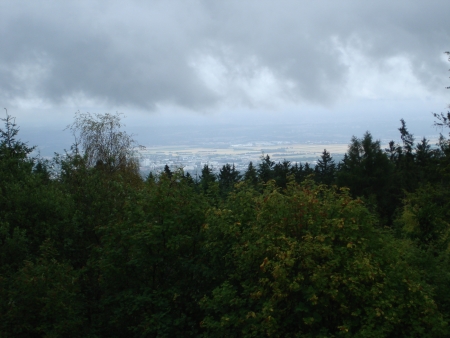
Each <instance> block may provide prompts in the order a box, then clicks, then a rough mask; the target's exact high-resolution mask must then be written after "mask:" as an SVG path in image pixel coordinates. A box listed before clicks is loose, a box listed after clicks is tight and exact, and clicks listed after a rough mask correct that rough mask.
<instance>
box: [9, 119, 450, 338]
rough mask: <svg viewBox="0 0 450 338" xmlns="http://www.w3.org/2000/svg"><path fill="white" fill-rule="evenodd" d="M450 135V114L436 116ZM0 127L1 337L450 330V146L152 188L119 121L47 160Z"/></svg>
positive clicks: (84, 134)
mask: <svg viewBox="0 0 450 338" xmlns="http://www.w3.org/2000/svg"><path fill="white" fill-rule="evenodd" d="M435 118H436V123H437V124H438V125H439V126H440V127H443V128H449V127H450V122H449V121H450V113H449V114H446V115H444V114H440V115H435ZM3 122H4V127H3V128H0V318H2V320H1V321H0V336H2V337H61V336H65V337H176V336H182V337H185V336H186V337H263V336H273V337H340V336H352V337H399V336H421V337H443V336H448V335H449V334H450V330H449V327H448V321H449V316H450V274H449V271H450V269H449V262H450V252H449V229H450V226H449V222H448V220H449V210H450V208H449V201H450V199H449V192H450V189H449V188H450V141H449V139H448V138H446V137H445V136H443V135H441V137H440V139H439V142H438V144H437V145H435V146H432V145H430V142H429V141H428V140H426V139H422V140H420V141H419V142H416V141H415V139H414V137H413V135H412V134H411V133H410V132H409V131H408V129H407V127H406V123H405V121H403V120H401V125H400V127H399V133H400V138H401V143H400V144H396V143H395V142H390V144H389V146H388V148H387V149H382V147H381V145H380V142H379V141H377V140H375V139H374V138H373V136H372V135H371V134H370V133H369V132H367V133H366V134H364V135H363V136H362V137H361V138H358V137H353V138H352V139H351V141H350V144H349V147H348V151H347V153H346V154H345V156H344V159H343V160H342V161H341V162H339V163H335V162H334V160H333V158H332V157H331V154H330V153H329V152H327V151H326V150H324V152H323V153H322V156H321V157H320V159H319V160H318V162H317V165H315V166H312V165H309V164H304V165H303V164H298V163H295V164H291V163H290V162H289V161H282V162H278V163H275V162H274V161H272V160H271V158H270V157H269V156H268V155H267V156H265V157H262V158H261V161H260V162H259V163H256V164H253V163H249V165H248V168H247V170H246V171H245V172H242V173H241V172H238V171H237V170H236V168H235V167H234V166H233V165H230V164H227V165H224V166H223V167H222V168H221V169H220V171H219V173H218V174H217V175H215V174H214V173H213V172H212V170H211V168H210V167H208V166H205V167H204V168H203V170H202V174H201V176H200V178H199V179H198V180H195V179H194V178H193V177H191V176H190V175H189V174H185V173H184V172H183V171H182V170H181V169H180V170H176V171H171V170H170V169H169V167H168V166H166V168H165V170H164V171H163V172H162V173H160V174H157V175H154V174H150V175H149V176H148V177H145V178H142V177H141V175H140V172H139V166H138V163H137V161H136V158H135V156H134V155H135V154H134V153H133V149H134V147H135V146H136V143H135V142H134V141H133V139H132V137H131V136H130V135H127V134H126V133H125V132H123V131H122V130H121V122H120V116H119V115H111V114H105V115H95V114H88V113H86V114H81V113H79V114H77V115H76V117H75V121H74V123H73V124H72V125H71V126H69V129H70V130H71V131H72V132H73V134H74V138H75V142H74V145H73V147H72V148H71V150H69V151H67V152H66V153H65V154H62V155H55V157H54V158H53V159H52V160H44V159H41V158H39V157H33V156H32V155H31V154H32V153H33V150H34V148H33V147H30V146H29V145H28V144H27V143H25V142H22V141H21V140H20V139H19V138H18V133H19V127H18V126H17V125H16V122H15V119H14V118H12V117H11V116H10V115H8V114H7V115H6V118H5V119H3Z"/></svg>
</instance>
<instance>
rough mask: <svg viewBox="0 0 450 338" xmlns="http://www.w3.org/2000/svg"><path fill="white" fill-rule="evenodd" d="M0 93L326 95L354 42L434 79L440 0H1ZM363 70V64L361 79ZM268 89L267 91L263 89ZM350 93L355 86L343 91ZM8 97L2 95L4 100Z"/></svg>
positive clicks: (134, 102)
mask: <svg viewBox="0 0 450 338" xmlns="http://www.w3.org/2000/svg"><path fill="white" fill-rule="evenodd" d="M1 6H2V8H0V29H1V33H0V46H1V48H0V78H1V81H0V98H1V99H2V100H3V101H6V103H8V102H15V101H17V100H27V99H31V98H36V97H38V98H41V99H43V100H45V101H48V102H50V103H51V104H56V105H57V104H60V103H62V102H64V101H65V100H69V99H72V98H73V97H83V98H86V99H91V100H98V101H100V102H103V103H106V104H107V105H110V106H117V105H118V106H134V107H139V108H143V109H150V110H152V109H155V107H157V106H158V105H164V104H175V105H179V106H182V107H186V108H189V109H197V110H203V109H210V108H211V107H215V106H217V105H220V104H221V103H224V102H231V103H234V104H238V105H246V106H258V105H260V104H269V103H270V101H271V100H272V99H273V100H281V101H283V100H284V101H286V102H297V101H309V102H313V103H325V104H327V103H330V102H334V101H335V100H337V99H338V98H339V97H340V96H342V95H343V94H344V93H347V94H348V91H347V92H346V91H345V89H346V88H347V87H346V86H347V84H348V81H349V74H350V73H351V71H350V68H351V67H352V66H353V65H352V64H351V63H348V62H345V60H344V58H343V55H342V49H346V50H348V51H357V52H358V53H360V54H361V55H362V56H363V57H364V58H365V60H366V64H369V65H370V67H372V68H373V69H377V70H379V72H381V73H383V71H385V70H386V69H385V68H386V62H387V61H388V60H390V59H391V58H393V57H401V58H403V59H404V60H406V61H407V62H409V64H410V65H411V70H412V73H413V75H414V76H415V77H417V79H418V80H419V83H420V84H421V85H422V86H424V87H425V88H427V89H429V90H430V91H433V90H435V88H438V87H439V88H441V87H442V86H443V85H444V84H443V82H442V79H443V78H444V79H445V75H446V74H444V76H443V71H445V70H446V69H445V68H443V63H442V59H441V55H442V52H443V51H445V50H447V49H448V48H450V46H449V44H450V39H449V38H450V32H449V31H448V27H447V26H448V22H447V17H446V15H447V14H448V12H449V10H450V3H449V2H448V1H444V0H442V1H429V2H425V1H420V0H416V1H402V0H397V1H395V2H392V1H387V0H380V1H376V2H375V1H374V2H361V1H345V0H343V1H331V0H325V1H315V2H298V1H276V2H275V1H245V2H243V1H226V2H225V1H206V0H204V1H152V2H144V1H133V2H127V4H126V5H123V3H121V4H119V2H103V1H102V2H101V1H84V2H83V1H77V2H75V1H73V2H70V1H67V2H58V1H48V2H27V1H3V2H2V5H1ZM364 76H365V74H361V77H364ZM271 94H273V98H272V97H271ZM350 94H351V93H350ZM6 103H5V104H6Z"/></svg>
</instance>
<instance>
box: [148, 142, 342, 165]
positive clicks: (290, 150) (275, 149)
mask: <svg viewBox="0 0 450 338" xmlns="http://www.w3.org/2000/svg"><path fill="white" fill-rule="evenodd" d="M347 148H348V144H274V145H268V144H255V145H235V146H222V147H220V146H219V147H214V148H212V147H195V146H193V147H190V146H159V147H147V148H146V149H145V150H142V151H140V153H141V154H142V155H143V156H153V155H158V156H161V155H166V156H168V157H178V156H179V157H183V156H202V157H203V156H214V157H228V158H243V157H244V158H247V159H248V160H252V161H255V160H259V158H260V157H261V155H262V154H264V155H266V154H267V155H269V156H270V157H271V158H272V159H273V160H283V159H286V160H298V159H305V160H308V161H311V160H312V159H316V158H318V157H319V156H320V154H321V153H322V152H323V150H324V149H326V150H327V151H328V152H330V153H331V155H332V156H336V157H337V158H341V157H342V156H343V154H344V153H346V152H347Z"/></svg>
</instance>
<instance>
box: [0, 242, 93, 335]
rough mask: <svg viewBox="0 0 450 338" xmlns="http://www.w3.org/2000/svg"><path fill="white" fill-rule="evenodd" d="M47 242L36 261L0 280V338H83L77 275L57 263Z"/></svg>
mask: <svg viewBox="0 0 450 338" xmlns="http://www.w3.org/2000/svg"><path fill="white" fill-rule="evenodd" d="M55 255H56V253H55V252H54V249H53V248H52V246H51V244H50V243H49V242H45V243H43V245H42V247H41V254H40V256H39V257H38V258H37V259H36V261H34V262H33V261H28V260H26V261H24V262H23V265H22V266H21V268H20V269H19V270H18V271H17V272H16V273H14V274H12V275H11V276H10V277H9V278H5V277H3V278H1V279H0V304H1V305H0V311H1V317H2V320H1V324H0V335H1V336H2V337H35V336H42V337H62V336H64V337H85V336H86V332H85V329H84V324H85V323H84V317H83V316H82V307H83V305H82V298H80V290H79V286H78V282H77V273H76V272H75V271H74V270H73V269H72V268H71V267H70V265H68V264H65V263H61V262H58V261H57V260H56V259H55V258H54V256H55Z"/></svg>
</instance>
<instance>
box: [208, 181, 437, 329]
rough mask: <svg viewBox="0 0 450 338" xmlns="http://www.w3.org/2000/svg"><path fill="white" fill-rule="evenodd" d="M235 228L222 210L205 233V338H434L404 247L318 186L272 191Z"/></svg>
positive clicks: (426, 294)
mask: <svg viewBox="0 0 450 338" xmlns="http://www.w3.org/2000/svg"><path fill="white" fill-rule="evenodd" d="M253 201H254V202H253V203H254V204H253V205H254V209H256V214H255V215H254V217H253V218H252V219H249V220H247V221H243V220H242V219H241V217H242V216H241V215H242V213H235V212H233V210H230V209H222V210H216V211H215V212H212V213H210V214H209V217H208V220H207V221H208V223H207V225H208V227H207V228H206V230H205V235H206V238H207V242H208V241H210V240H211V239H212V240H213V243H214V247H217V245H216V242H218V239H220V241H221V242H223V241H225V242H229V243H230V244H229V245H228V246H227V247H224V248H222V250H220V249H216V250H214V251H211V256H212V257H211V259H216V260H217V258H215V257H214V256H216V255H217V256H218V258H219V262H220V257H225V258H224V259H223V263H222V266H221V267H222V268H223V269H224V270H225V271H227V274H226V276H223V275H222V279H223V282H222V284H221V285H220V286H218V287H217V288H215V289H214V290H213V292H212V293H211V294H209V295H207V296H205V297H204V298H203V300H202V303H201V305H202V308H203V309H204V310H205V311H206V317H205V319H204V320H203V321H202V326H203V327H205V328H206V330H207V332H206V336H211V337H225V336H226V337H229V336H240V337H254V336H266V335H270V336H275V337H300V336H301V337H319V336H323V337H330V336H341V335H349V334H350V335H352V336H357V337H375V336H376V337H383V336H405V335H407V336H427V335H430V336H433V335H434V336H439V335H440V334H443V332H444V331H443V330H445V322H444V321H443V319H442V316H441V314H440V313H439V312H438V310H437V307H436V304H435V303H434V301H433V300H432V293H431V289H430V288H429V287H428V286H427V285H426V283H425V282H423V281H422V280H421V279H420V275H419V274H418V272H417V271H416V270H414V269H413V268H411V267H410V266H409V265H408V264H407V262H405V260H404V259H403V256H404V255H405V254H407V253H408V251H409V250H410V248H409V246H408V244H407V243H406V242H395V241H394V239H393V238H392V237H391V236H390V235H389V234H387V233H384V232H382V231H380V230H377V228H376V227H375V226H374V225H375V223H376V222H375V219H374V218H373V216H372V215H371V214H370V213H369V212H368V211H367V209H366V208H365V207H364V206H363V205H362V202H361V201H359V200H352V199H351V198H350V197H349V195H348V193H347V192H346V191H345V190H344V191H340V192H335V191H334V190H329V189H326V188H324V187H323V186H318V187H316V186H314V185H312V184H311V183H306V184H305V185H303V186H297V185H295V184H291V185H290V186H289V188H288V189H287V191H286V193H285V194H280V193H279V191H278V190H277V189H276V188H275V187H274V186H273V185H272V186H269V187H268V188H267V189H266V190H265V192H264V193H263V194H262V195H261V196H259V197H257V198H253Z"/></svg>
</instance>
